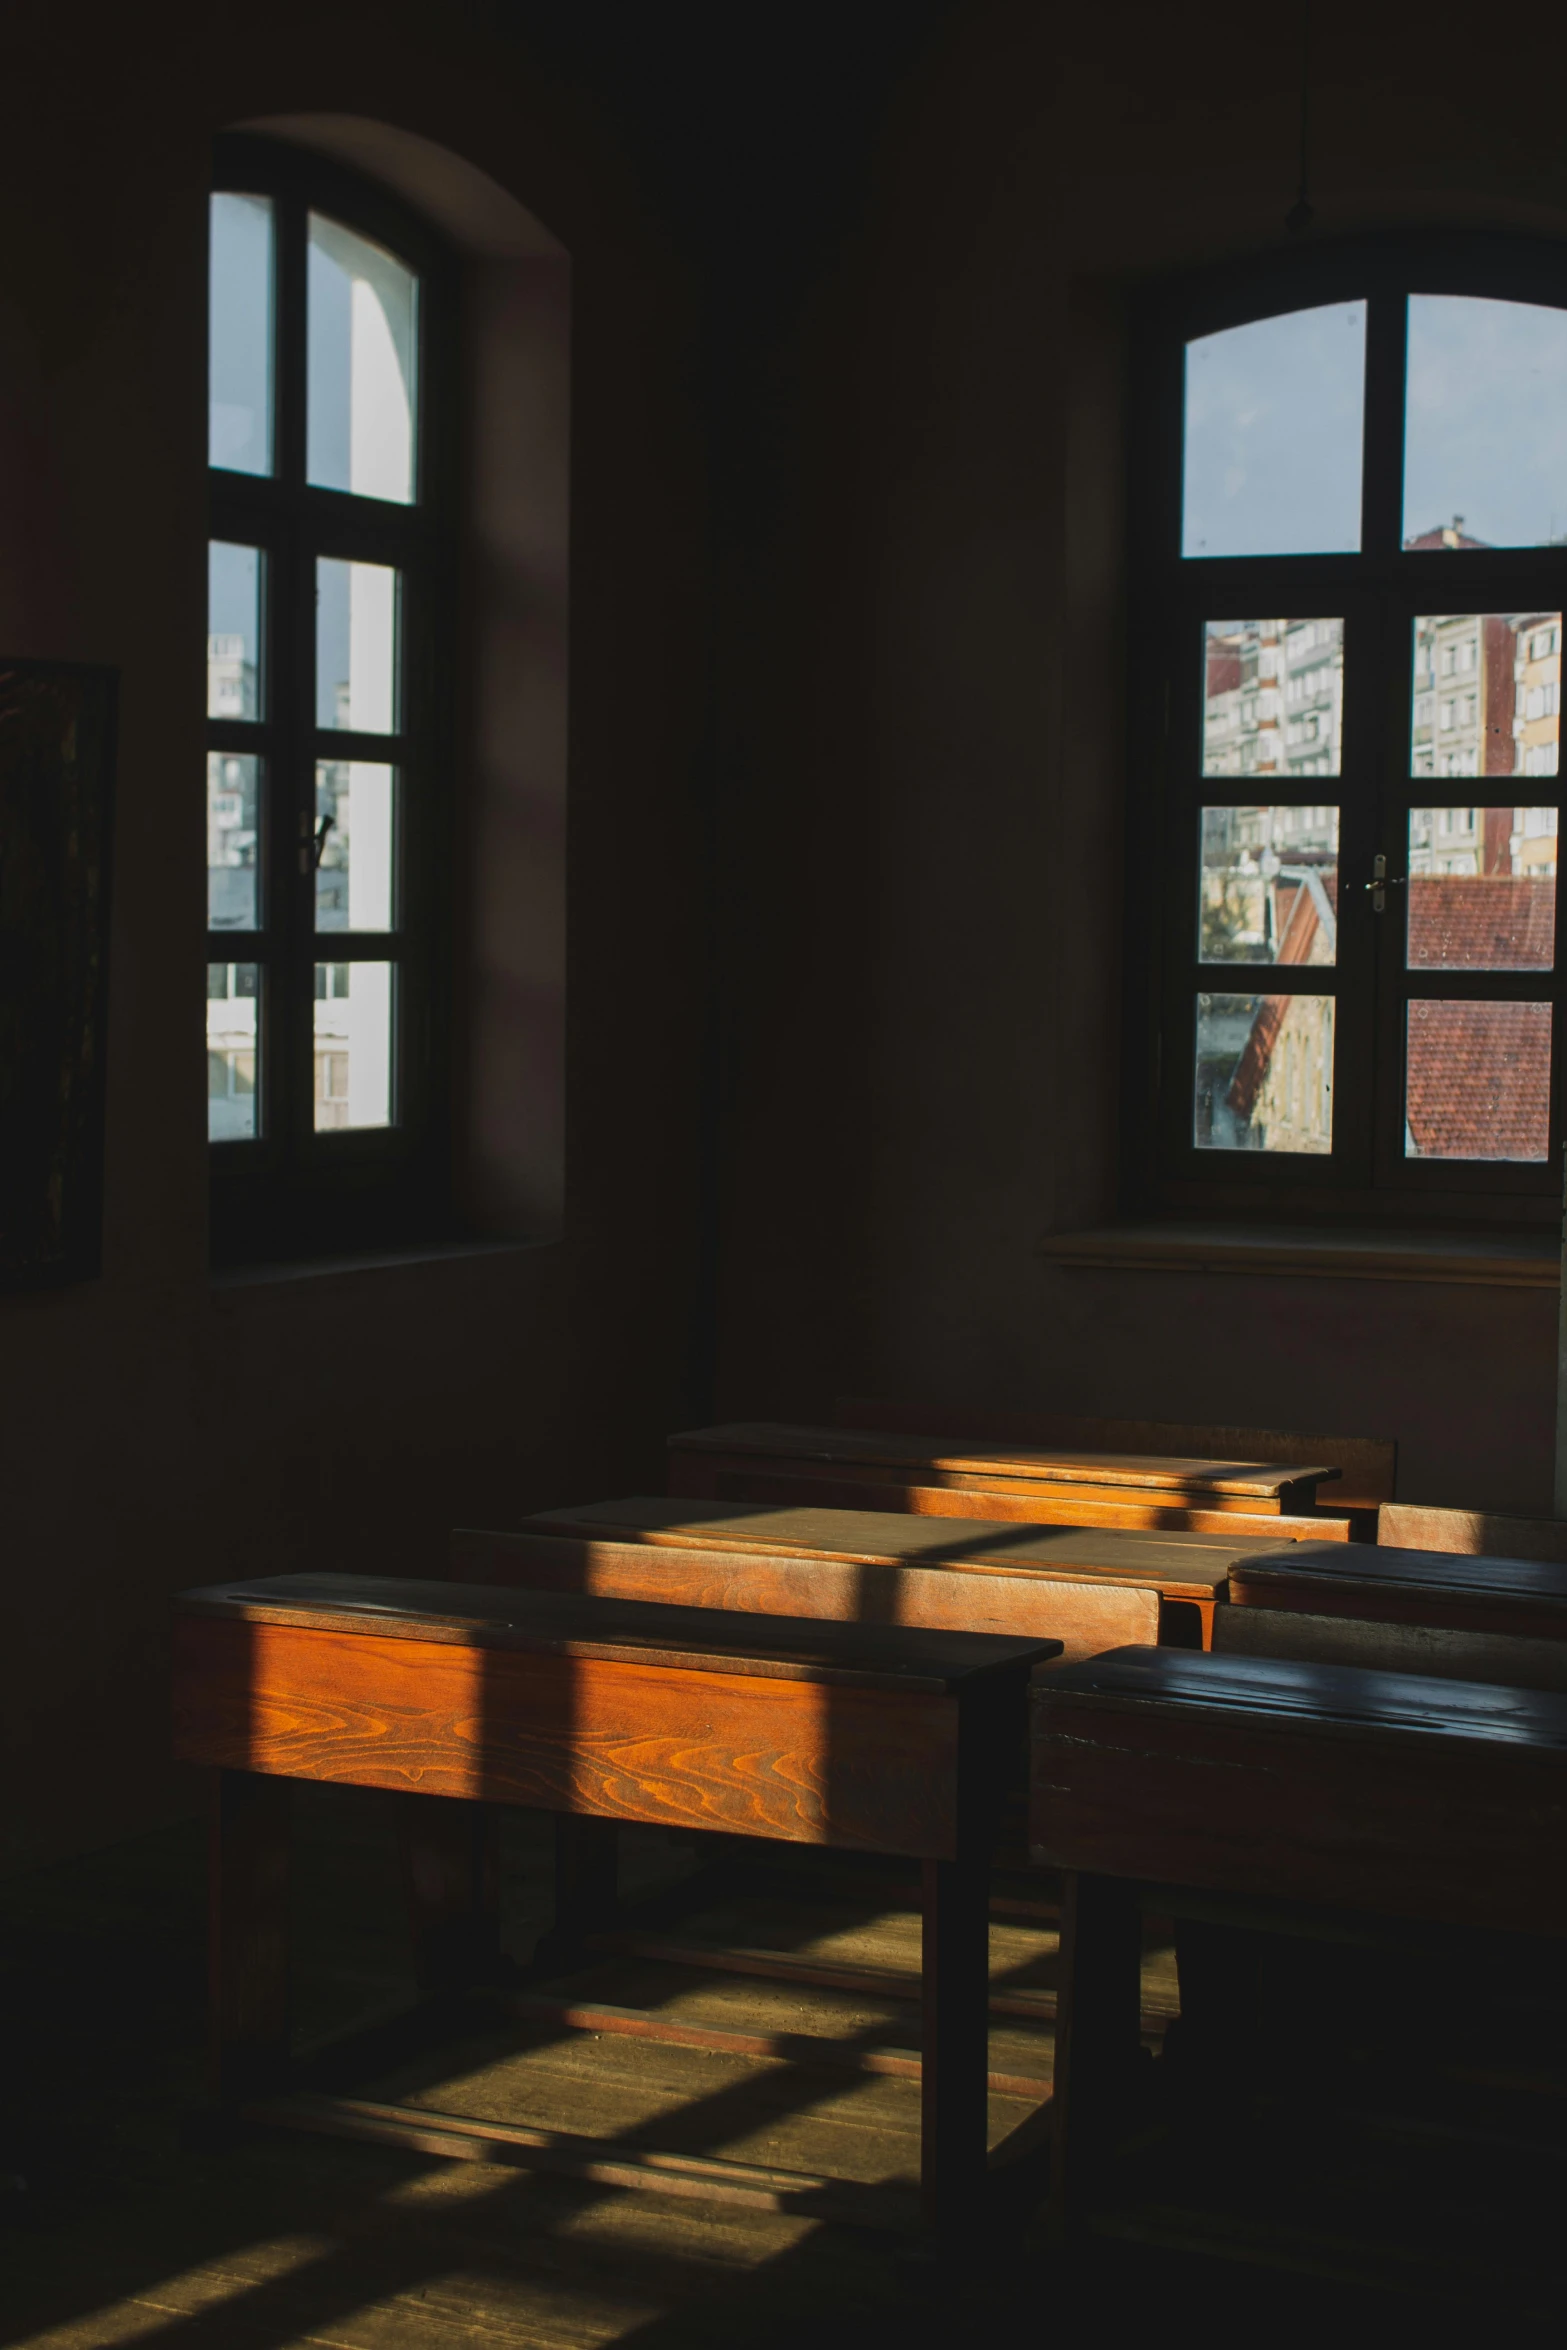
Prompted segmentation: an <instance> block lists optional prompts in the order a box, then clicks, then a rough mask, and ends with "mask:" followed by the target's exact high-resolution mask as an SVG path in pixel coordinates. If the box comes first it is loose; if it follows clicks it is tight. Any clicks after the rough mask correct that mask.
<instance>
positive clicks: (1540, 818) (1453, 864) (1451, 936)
mask: <svg viewBox="0 0 1567 2350" xmlns="http://www.w3.org/2000/svg"><path fill="white" fill-rule="evenodd" d="M1555 959H1556V810H1555V809H1554V808H1411V809H1410V811H1409V968H1410V970H1411V971H1549V970H1550V968H1551V966H1552V964H1553V963H1554V961H1555Z"/></svg>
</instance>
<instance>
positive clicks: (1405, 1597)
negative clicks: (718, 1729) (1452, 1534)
mask: <svg viewBox="0 0 1567 2350" xmlns="http://www.w3.org/2000/svg"><path fill="white" fill-rule="evenodd" d="M1230 1599H1231V1602H1232V1604H1231V1606H1230V1607H1229V1608H1227V1609H1226V1610H1225V1620H1224V1629H1223V1636H1222V1638H1221V1640H1220V1642H1219V1643H1218V1645H1220V1646H1221V1647H1222V1648H1223V1649H1224V1650H1225V1651H1226V1653H1228V1654H1231V1655H1239V1654H1244V1655H1249V1656H1282V1657H1298V1658H1302V1659H1313V1660H1316V1661H1318V1662H1321V1663H1325V1664H1334V1663H1336V1664H1345V1665H1363V1666H1366V1667H1367V1668H1375V1669H1379V1670H1381V1671H1383V1672H1406V1673H1434V1674H1437V1675H1440V1676H1441V1677H1442V1678H1444V1679H1451V1680H1461V1681H1491V1682H1498V1683H1504V1684H1505V1683H1509V1682H1511V1683H1516V1684H1517V1685H1518V1686H1519V1687H1520V1688H1526V1689H1563V1690H1567V1565H1556V1564H1554V1563H1552V1562H1550V1561H1545V1560H1536V1559H1511V1558H1476V1557H1473V1556H1470V1555H1467V1554H1465V1555H1455V1554H1453V1553H1451V1552H1445V1551H1433V1550H1396V1549H1382V1548H1381V1547H1377V1548H1372V1547H1371V1546H1369V1545H1366V1544H1348V1545H1343V1544H1339V1543H1312V1542H1307V1543H1300V1544H1291V1545H1290V1547H1289V1548H1288V1549H1287V1550H1281V1551H1271V1552H1269V1551H1264V1552H1263V1553H1261V1554H1260V1555H1258V1556H1256V1557H1253V1558H1248V1559H1241V1560H1237V1562H1236V1564H1235V1566H1234V1568H1233V1570H1232V1572H1231V1576H1230Z"/></svg>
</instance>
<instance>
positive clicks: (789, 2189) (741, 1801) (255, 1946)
mask: <svg viewBox="0 0 1567 2350" xmlns="http://www.w3.org/2000/svg"><path fill="white" fill-rule="evenodd" d="M175 1610H176V1622H175V1644H174V1716H175V1752H176V1754H177V1755H178V1757H179V1758H180V1759H181V1760H182V1761H186V1762H194V1763H200V1764H205V1765H207V1766H209V1767H210V1768H211V1769H213V1770H214V1771H215V1772H216V1773H217V1807H216V1826H215V1833H214V1845H213V1870H214V1886H213V1901H212V1936H213V1941H212V2003H213V2007H212V2029H213V2072H214V2087H215V2092H216V2095H217V2097H218V2099H219V2100H220V2102H222V2103H224V2104H227V2105H230V2106H235V2105H238V2106H242V2107H246V2108H248V2109H250V2110H252V2111H255V2110H257V2109H258V2108H257V2101H258V2099H259V2100H261V2101H262V2103H261V2105H260V2108H259V2110H260V2111H261V2112H263V2113H264V2114H265V2115H266V2116H267V2117H268V2118H271V2119H274V2120H281V2121H285V2122H291V2123H295V2124H298V2125H300V2126H303V2127H307V2128H311V2127H313V2128H320V2129H326V2130H330V2131H333V2132H336V2133H338V2134H345V2135H349V2136H362V2137H369V2138H374V2139H377V2140H380V2141H383V2142H391V2143H394V2144H403V2145H412V2146H420V2147H426V2148H431V2149H433V2150H434V2151H439V2152H451V2153H461V2152H464V2151H466V2152H467V2153H468V2155H469V2157H470V2159H471V2158H472V2157H473V2155H474V2153H475V2151H476V2150H477V2151H478V2152H479V2153H480V2154H482V2156H483V2157H484V2158H486V2159H492V2160H502V2161H511V2162H515V2163H519V2164H521V2165H523V2166H524V2167H535V2168H536V2167H546V2168H552V2169H566V2170H571V2171H574V2172H575V2174H576V2175H578V2176H587V2177H594V2178H603V2177H612V2178H613V2180H614V2181H615V2182H616V2183H618V2184H641V2185H644V2186H652V2187H659V2188H662V2189H663V2191H665V2192H683V2193H686V2194H692V2193H702V2194H718V2195H722V2194H724V2193H725V2192H728V2193H730V2194H732V2195H734V2196H738V2197H740V2198H741V2199H743V2200H753V2201H754V2200H758V2199H765V2197H766V2196H767V2195H771V2196H772V2197H773V2198H774V2199H775V2200H781V2201H782V2202H783V2203H785V2204H786V2205H787V2204H788V2203H789V2202H790V2200H791V2194H792V2195H793V2198H794V2200H795V2201H796V2202H797V2203H802V2202H803V2203H804V2205H805V2207H807V2208H808V2207H809V2194H810V2191H811V2189H812V2187H813V2182H810V2181H805V2180H799V2179H796V2180H794V2181H793V2182H792V2186H791V2181H790V2179H789V2177H788V2175H787V2174H771V2173H769V2174H765V2175H764V2174H762V2173H759V2172H756V2171H755V2170H754V2169H753V2167H752V2166H747V2165H737V2164H726V2163H723V2162H716V2161H701V2160H697V2159H695V2158H683V2157H675V2156H660V2155H658V2154H649V2153H647V2152H646V2151H641V2150H639V2151H638V2152H637V2154H636V2155H635V2156H634V2157H632V2156H629V2155H622V2154H619V2153H617V2152H616V2150H615V2149H614V2148H613V2147H604V2146H601V2145H595V2144H594V2143H593V2142H592V2141H588V2140H571V2139H567V2138H565V2137H564V2136H563V2135H562V2134H561V2133H554V2132H546V2131H530V2130H528V2129H527V2128H526V2127H524V2126H521V2125H513V2126H507V2127H502V2126H501V2125H498V2124H496V2125H492V2124H488V2123H483V2122H479V2121H476V2120H474V2119H473V2118H472V2117H467V2116H461V2115H443V2114H438V2113H431V2112H428V2111H425V2110H424V2109H422V2108H402V2107H389V2106H383V2105H377V2104H375V2103H373V2102H371V2101H366V2100H362V2099H342V2098H336V2099H333V2098H320V2097H317V2098H312V2099H305V2100H299V2099H294V2100H289V2099H286V2098H280V2097H279V2096H278V2095H277V2094H276V2093H277V2092H280V2091H281V2090H282V2088H283V2086H284V2084H285V2078H286V2070H287V2054H288V2022H287V2018H288V2002H287V1985H288V1950H287V1924H286V1921H287V1817H288V1784H289V1782H290V1781H291V1780H296V1779H321V1780H330V1781H334V1782H338V1783H342V1784H347V1785H353V1786H363V1787H379V1788H387V1789H392V1790H395V1791H398V1792H402V1793H407V1794H416V1795H426V1796H437V1797H443V1798H446V1799H449V1800H452V1801H455V1802H460V1803H466V1804H470V1805H473V1804H487V1803H506V1804H520V1805H527V1806H533V1807H538V1808H540V1809H542V1810H545V1811H552V1812H556V1813H565V1814H571V1815H584V1816H586V1817H588V1818H590V1819H604V1820H633V1821H641V1822H645V1823H651V1824H654V1825H659V1826H666V1827H679V1828H683V1829H692V1828H696V1829H712V1830H722V1831H729V1832H734V1833H740V1834H743V1835H747V1836H760V1837H764V1838H775V1839H778V1840H781V1841H784V1842H793V1843H804V1844H816V1845H827V1846H835V1847H837V1848H839V1849H846V1850H850V1851H855V1850H858V1851H861V1852H865V1853H877V1854H880V1853H887V1854H896V1855H901V1856H904V1857H907V1858H911V1859H914V1860H917V1861H918V1862H919V1863H920V1865H921V1872H922V1880H923V1889H924V1894H923V1906H924V1989H923V1999H924V2038H923V2042H922V2071H921V2092H922V2115H923V2121H922V2139H921V2174H920V2176H921V2189H920V2200H921V2210H922V2213H923V2217H924V2219H925V2221H926V2223H927V2224H929V2225H935V2226H939V2227H941V2228H943V2229H945V2228H949V2227H951V2226H953V2225H956V2224H958V2223H959V2222H960V2221H961V2220H962V2218H963V2216H964V2214H965V2213H966V2212H967V2211H969V2210H970V2209H971V2208H972V2205H973V2202H974V2198H975V2196H976V2194H977V2192H978V2190H979V2188H980V2186H981V2184H982V2182H983V2179H984V2175H985V2131H986V2123H985V2113H986V2106H985V2093H986V2070H987V2051H986V2021H987V1991H988V1969H987V1933H988V1915H987V1894H988V1860H989V1852H990V1843H991V1838H992V1836H993V1833H994V1830H995V1825H996V1821H997V1818H998V1814H999V1809H1000V1803H1001V1793H1002V1789H1003V1786H1004V1783H1005V1779H1006V1777H1007V1775H1008V1773H1009V1771H1010V1770H1011V1769H1012V1768H1014V1767H1015V1761H1014V1758H1015V1754H1016V1749H1017V1743H1018V1741H1019V1740H1020V1739H1021V1738H1022V1737H1023V1736H1024V1734H1025V1698H1026V1689H1027V1682H1028V1677H1029V1674H1030V1671H1031V1670H1032V1669H1033V1667H1034V1666H1035V1665H1037V1664H1038V1663H1040V1662H1042V1661H1045V1660H1048V1659H1050V1658H1052V1657H1054V1656H1056V1655H1057V1654H1058V1653H1059V1650H1058V1647H1057V1644H1056V1643H1055V1642H1053V1641H1048V1640H1045V1641H1040V1640H1027V1641H1021V1640H1006V1639H998V1638H990V1637H986V1636H984V1635H981V1634H975V1633H968V1634H964V1633H948V1632H925V1631H918V1630H912V1629H909V1628H907V1627H905V1626H902V1625H891V1626H881V1625H877V1626H867V1625H861V1624H843V1623H821V1622H814V1621H804V1620H801V1619H799V1618H792V1617H791V1618H783V1617H772V1616H753V1615H733V1614H725V1613H720V1612H718V1611H717V1610H712V1609H703V1608H680V1607H660V1606H639V1605H636V1604H634V1603H631V1602H629V1601H624V1600H613V1599H602V1598H591V1597H588V1598H584V1597H582V1596H581V1595H578V1594H574V1593H552V1592H532V1591H530V1592H515V1591H514V1592H503V1591H498V1590H496V1589H494V1588H474V1587H470V1586H466V1585H460V1584H450V1583H422V1582H413V1581H396V1580H391V1579H382V1578H379V1577H367V1576H355V1575H284V1576H277V1577H274V1578H270V1579H262V1580H259V1581H244V1582H236V1583H229V1584H222V1585H217V1586H214V1587H213V1588H211V1589H207V1590H200V1591H190V1592H185V1593H183V1594H182V1595H181V1596H180V1597H179V1598H178V1599H177V1600H176V1602H175ZM814 2184H815V2185H817V2186H819V2185H820V2182H815V2183H814Z"/></svg>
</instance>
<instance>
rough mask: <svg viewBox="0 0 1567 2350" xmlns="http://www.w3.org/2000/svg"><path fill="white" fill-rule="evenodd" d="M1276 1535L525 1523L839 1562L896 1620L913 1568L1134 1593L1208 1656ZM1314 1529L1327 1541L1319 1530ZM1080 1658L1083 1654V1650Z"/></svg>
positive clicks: (631, 1520)
mask: <svg viewBox="0 0 1567 2350" xmlns="http://www.w3.org/2000/svg"><path fill="white" fill-rule="evenodd" d="M1270 1523H1271V1527H1272V1531H1271V1532H1270V1533H1269V1534H1267V1535H1260V1534H1235V1533H1230V1532H1225V1533H1215V1534H1198V1533H1193V1532H1190V1531H1186V1532H1182V1533H1174V1534H1147V1533H1142V1532H1140V1531H1127V1532H1123V1531H1121V1530H1120V1529H1117V1528H1115V1527H1109V1526H1037V1525H998V1524H997V1523H996V1522H995V1521H994V1520H993V1519H988V1518H978V1517H975V1518H954V1517H942V1518H923V1517H910V1516H906V1515H904V1514H902V1513H900V1512H898V1511H895V1510H871V1509H824V1508H814V1507H810V1506H802V1507H796V1508H774V1507H770V1506H769V1505H768V1504H767V1503H765V1502H756V1503H750V1504H746V1503H741V1502H724V1503H714V1504H711V1505H707V1506H700V1505H698V1504H695V1503H693V1502H691V1501H689V1500H686V1499H678V1500H670V1499H668V1498H666V1497H664V1496H661V1495H651V1496H649V1495H635V1496H632V1497H630V1498H628V1499H626V1500H622V1501H599V1502H584V1503H581V1504H579V1505H578V1506H576V1507H574V1508H571V1509H559V1510H542V1511H540V1512H539V1513H538V1515H537V1516H535V1517H532V1518H528V1519H527V1520H525V1521H524V1527H523V1531H525V1532H534V1531H537V1532H538V1533H541V1534H556V1535H562V1536H566V1537H568V1538H572V1539H576V1540H593V1541H602V1542H606V1543H628V1542H635V1543H656V1544H667V1545H670V1546H672V1547H675V1548H678V1549H681V1550H687V1551H695V1550H699V1549H712V1550H716V1551H724V1552H732V1553H744V1552H747V1551H749V1552H754V1553H757V1554H760V1555H762V1556H766V1557H777V1558H815V1559H835V1560H839V1561H841V1562H842V1563H843V1564H845V1565H846V1566H849V1567H852V1568H854V1569H856V1570H859V1571H860V1572H861V1574H862V1576H863V1577H864V1578H865V1579H864V1580H863V1581H862V1583H861V1585H860V1588H861V1590H862V1591H863V1594H864V1597H865V1599H866V1601H868V1602H869V1603H871V1605H872V1606H874V1604H875V1602H876V1599H877V1596H878V1595H879V1594H880V1595H883V1597H882V1604H883V1605H884V1606H886V1607H888V1608H891V1607H892V1606H893V1605H894V1604H895V1594H896V1592H897V1591H898V1590H899V1589H900V1588H902V1586H901V1584H900V1582H899V1580H898V1578H899V1577H900V1576H901V1575H902V1574H903V1573H904V1572H905V1571H906V1570H907V1569H909V1568H913V1567H936V1566H939V1567H943V1568H948V1569H950V1568H954V1567H957V1568H963V1569H965V1570H966V1571H968V1572H970V1573H979V1572H983V1573H986V1574H988V1575H992V1576H995V1575H1006V1576H1015V1575H1019V1574H1022V1573H1024V1572H1027V1573H1030V1574H1043V1575H1049V1576H1052V1577H1057V1578H1060V1579H1062V1580H1063V1581H1068V1582H1075V1583H1078V1584H1080V1585H1082V1586H1084V1587H1085V1589H1086V1590H1087V1591H1089V1592H1092V1591H1093V1590H1095V1589H1096V1588H1097V1589H1101V1590H1103V1589H1107V1588H1108V1589H1110V1590H1115V1589H1126V1588H1131V1587H1136V1588H1138V1589H1141V1590H1147V1591H1154V1592H1157V1594H1158V1595H1159V1605H1160V1630H1159V1634H1158V1637H1159V1639H1160V1640H1162V1641H1166V1642H1168V1643H1170V1644H1171V1645H1176V1646H1186V1647H1197V1646H1199V1645H1200V1646H1202V1647H1205V1648H1206V1647H1209V1646H1211V1644H1212V1631H1213V1611H1214V1608H1215V1606H1222V1605H1223V1604H1224V1601H1225V1598H1226V1595H1227V1592H1228V1587H1229V1575H1230V1569H1231V1567H1232V1566H1233V1565H1234V1563H1235V1562H1236V1560H1237V1559H1243V1558H1249V1557H1250V1556H1251V1555H1252V1554H1253V1552H1257V1553H1262V1554H1265V1553H1268V1552H1270V1551H1273V1550H1276V1549H1277V1548H1278V1544H1279V1521H1278V1520H1277V1519H1274V1520H1272V1521H1271V1522H1270ZM1312 1524H1313V1531H1314V1532H1318V1533H1320V1531H1321V1528H1320V1526H1319V1525H1318V1523H1317V1521H1315V1520H1314V1521H1312ZM871 1577H876V1578H878V1580H875V1581H872V1580H870V1578H871ZM883 1620H885V1618H884V1619H883ZM1083 1623H1084V1633H1085V1637H1086V1636H1087V1635H1088V1633H1089V1629H1090V1619H1089V1618H1088V1617H1087V1616H1085V1617H1084V1619H1083ZM1061 1637H1062V1638H1063V1639H1064V1640H1066V1642H1067V1645H1068V1651H1069V1653H1072V1652H1073V1649H1074V1635H1073V1634H1072V1633H1070V1632H1069V1631H1067V1630H1065V1629H1063V1631H1062V1634H1061ZM1138 1637H1142V1635H1141V1634H1139V1635H1138ZM1113 1645H1115V1644H1114V1643H1113V1642H1111V1641H1109V1640H1103V1641H1099V1640H1095V1641H1094V1647H1095V1649H1097V1648H1100V1647H1111V1646H1113ZM1077 1652H1078V1653H1085V1652H1086V1651H1085V1650H1084V1649H1082V1648H1081V1647H1079V1649H1078V1651H1077Z"/></svg>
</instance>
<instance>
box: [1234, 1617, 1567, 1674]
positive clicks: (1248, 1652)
mask: <svg viewBox="0 0 1567 2350" xmlns="http://www.w3.org/2000/svg"><path fill="white" fill-rule="evenodd" d="M1213 1647H1214V1653H1215V1655H1218V1656H1263V1657H1267V1656H1272V1657H1289V1658H1293V1659H1295V1660H1296V1661H1298V1662H1301V1663H1307V1664H1321V1665H1354V1666H1358V1667H1360V1668H1361V1669H1363V1670H1364V1671H1367V1672H1376V1673H1419V1674H1425V1675H1427V1676H1432V1677H1435V1678H1436V1679H1438V1680H1443V1681H1491V1682H1496V1683H1499V1684H1500V1685H1501V1686H1503V1687H1508V1688H1516V1689H1557V1690H1563V1691H1567V1640H1562V1639H1556V1640H1532V1639H1528V1638H1518V1637H1516V1636H1513V1635H1509V1634H1507V1633H1500V1632H1467V1631H1455V1630H1452V1629H1450V1628H1448V1627H1447V1626H1444V1625H1435V1624H1420V1623H1404V1624H1397V1623H1387V1622H1378V1621H1376V1620H1375V1619H1364V1618H1361V1617H1357V1616H1340V1615H1311V1614H1308V1613H1305V1612H1303V1611H1301V1610H1298V1609H1295V1608H1292V1607H1291V1608H1283V1607H1226V1608H1221V1609H1220V1610H1219V1613H1218V1615H1217V1616H1216V1617H1215V1619H1214V1631H1213Z"/></svg>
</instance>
